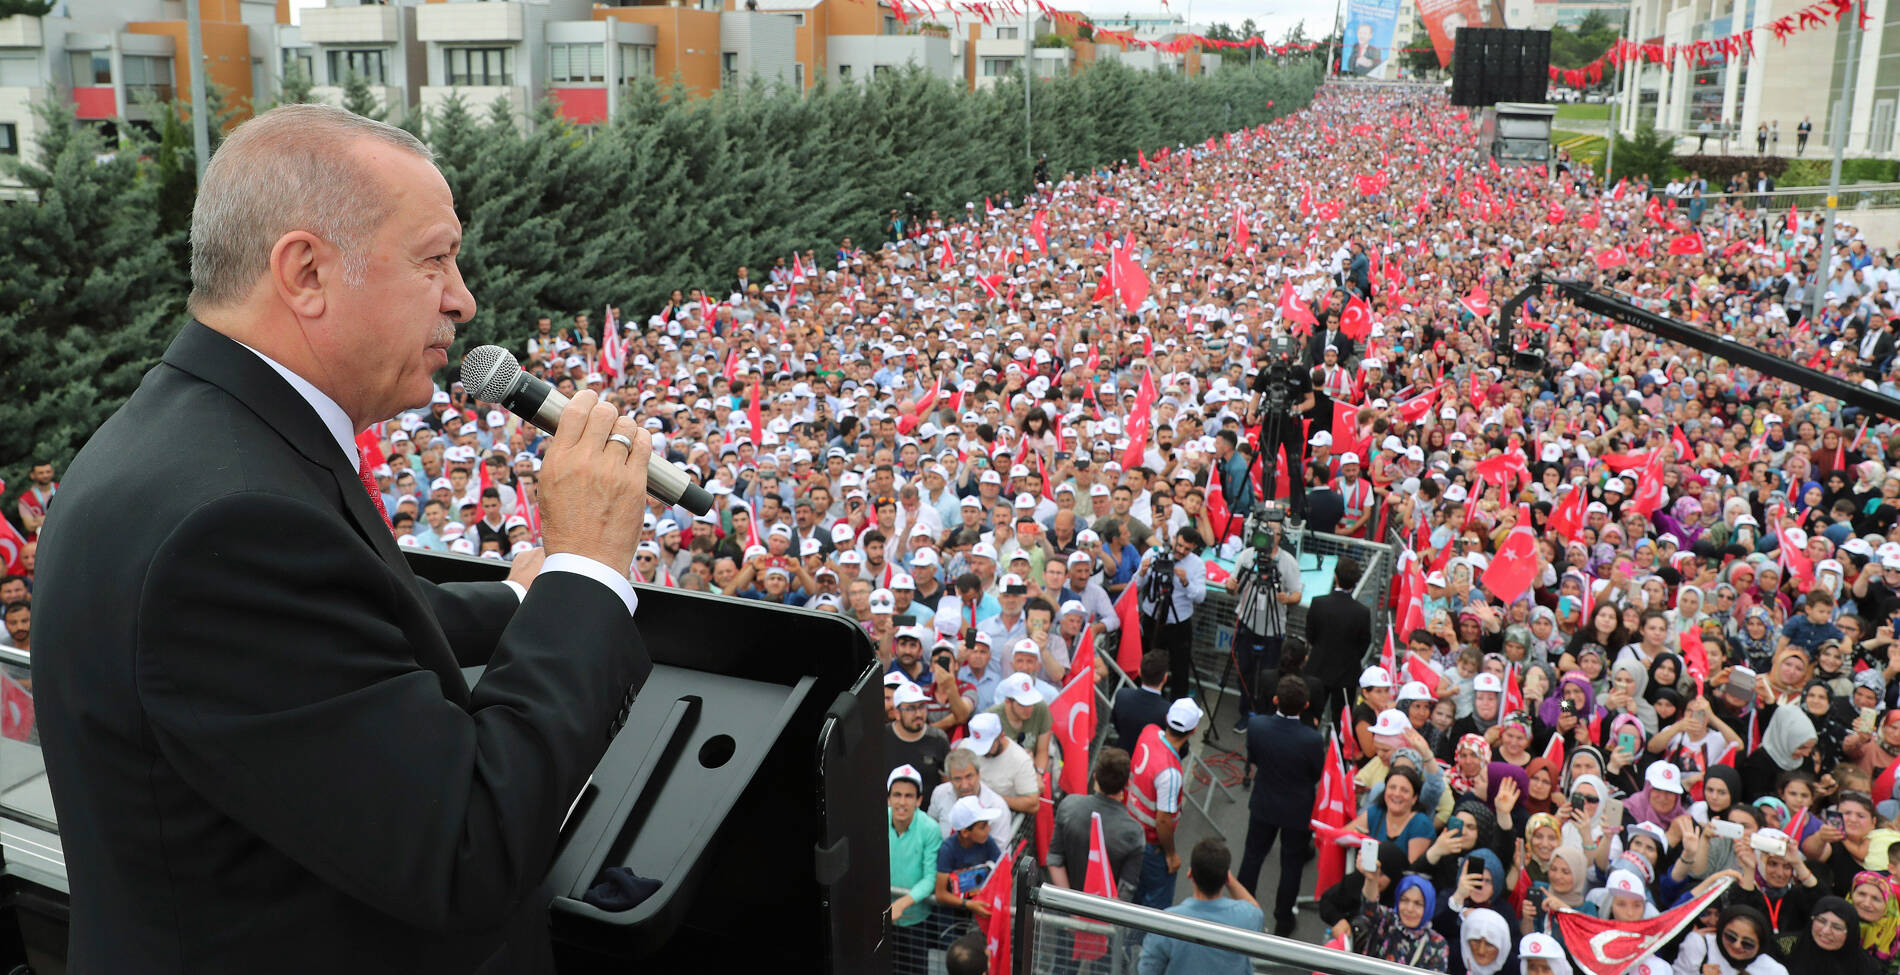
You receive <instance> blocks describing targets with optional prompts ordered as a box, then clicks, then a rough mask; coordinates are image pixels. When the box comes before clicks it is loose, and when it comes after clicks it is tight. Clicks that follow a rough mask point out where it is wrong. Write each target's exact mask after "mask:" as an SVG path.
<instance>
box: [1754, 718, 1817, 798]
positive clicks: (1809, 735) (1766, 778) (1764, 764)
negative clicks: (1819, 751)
mask: <svg viewBox="0 0 1900 975" xmlns="http://www.w3.org/2000/svg"><path fill="white" fill-rule="evenodd" d="M1815 738H1816V736H1815V732H1814V722H1812V721H1810V720H1808V714H1807V712H1806V711H1804V710H1802V709H1801V708H1776V709H1775V714H1774V717H1772V718H1769V719H1768V728H1767V730H1765V731H1763V732H1762V736H1761V747H1760V748H1758V749H1756V750H1754V751H1752V752H1750V753H1748V755H1747V756H1746V757H1745V758H1743V759H1742V761H1741V764H1740V765H1739V766H1738V767H1737V769H1736V771H1738V772H1740V773H1741V774H1742V795H1744V796H1766V795H1773V794H1774V792H1775V780H1776V779H1778V778H1780V777H1781V773H1783V772H1792V771H1794V770H1795V769H1798V768H1807V769H1808V770H1809V771H1813V764H1814V763H1813V756H1814V746H1815V744H1816V742H1815Z"/></svg>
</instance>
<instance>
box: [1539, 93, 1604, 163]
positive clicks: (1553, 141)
mask: <svg viewBox="0 0 1900 975" xmlns="http://www.w3.org/2000/svg"><path fill="white" fill-rule="evenodd" d="M1589 107H1595V106H1589ZM1550 145H1551V148H1553V149H1557V148H1567V149H1569V150H1570V158H1572V159H1576V160H1579V161H1582V162H1588V163H1589V164H1590V165H1591V166H1593V167H1595V168H1596V169H1597V170H1598V171H1599V172H1600V171H1602V169H1603V154H1604V151H1605V150H1606V149H1607V148H1608V144H1607V143H1606V142H1605V140H1604V138H1603V137H1602V136H1600V135H1585V134H1584V133H1582V132H1566V131H1564V130H1562V129H1553V130H1551V133H1550Z"/></svg>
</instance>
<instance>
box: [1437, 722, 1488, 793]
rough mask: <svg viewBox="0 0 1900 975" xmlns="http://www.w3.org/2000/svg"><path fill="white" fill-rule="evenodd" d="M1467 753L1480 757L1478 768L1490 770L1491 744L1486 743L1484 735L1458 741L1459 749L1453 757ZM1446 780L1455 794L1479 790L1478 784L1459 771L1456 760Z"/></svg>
mask: <svg viewBox="0 0 1900 975" xmlns="http://www.w3.org/2000/svg"><path fill="white" fill-rule="evenodd" d="M1466 753H1470V754H1472V755H1476V756H1478V768H1480V769H1489V768H1490V765H1491V743H1490V742H1488V741H1485V740H1484V736H1483V735H1466V736H1464V737H1463V738H1460V739H1458V749H1457V751H1455V752H1453V755H1454V756H1456V755H1463V754H1466ZM1446 778H1447V779H1448V780H1449V781H1450V783H1451V789H1452V792H1453V794H1458V793H1465V792H1474V791H1476V790H1477V788H1478V783H1477V782H1475V781H1473V780H1471V779H1469V778H1466V777H1465V775H1464V773H1463V772H1460V771H1459V770H1458V763H1457V761H1455V760H1454V761H1453V762H1452V763H1451V772H1449V773H1448V774H1447V775H1446Z"/></svg>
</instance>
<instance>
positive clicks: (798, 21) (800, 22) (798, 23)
mask: <svg viewBox="0 0 1900 975" xmlns="http://www.w3.org/2000/svg"><path fill="white" fill-rule="evenodd" d="M785 16H787V17H790V18H792V26H793V27H803V26H805V15H804V14H802V13H797V14H786V15H785Z"/></svg>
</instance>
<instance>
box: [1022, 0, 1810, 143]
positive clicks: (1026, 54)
mask: <svg viewBox="0 0 1900 975" xmlns="http://www.w3.org/2000/svg"><path fill="white" fill-rule="evenodd" d="M1035 77H1036V10H1035V8H1034V7H1031V6H1029V5H1028V4H1024V5H1023V158H1024V159H1027V160H1028V161H1029V165H1030V168H1031V170H1032V171H1033V169H1034V168H1035V165H1036V150H1035V147H1034V146H1032V145H1031V144H1030V143H1031V142H1033V141H1034V140H1033V137H1032V135H1031V133H1030V124H1029V119H1030V114H1029V87H1030V82H1031V81H1033V80H1034V79H1035ZM1834 168H1835V170H1836V171H1837V172H1838V170H1839V169H1840V166H1839V165H1836V166H1835V167H1834ZM1032 178H1033V177H1032Z"/></svg>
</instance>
